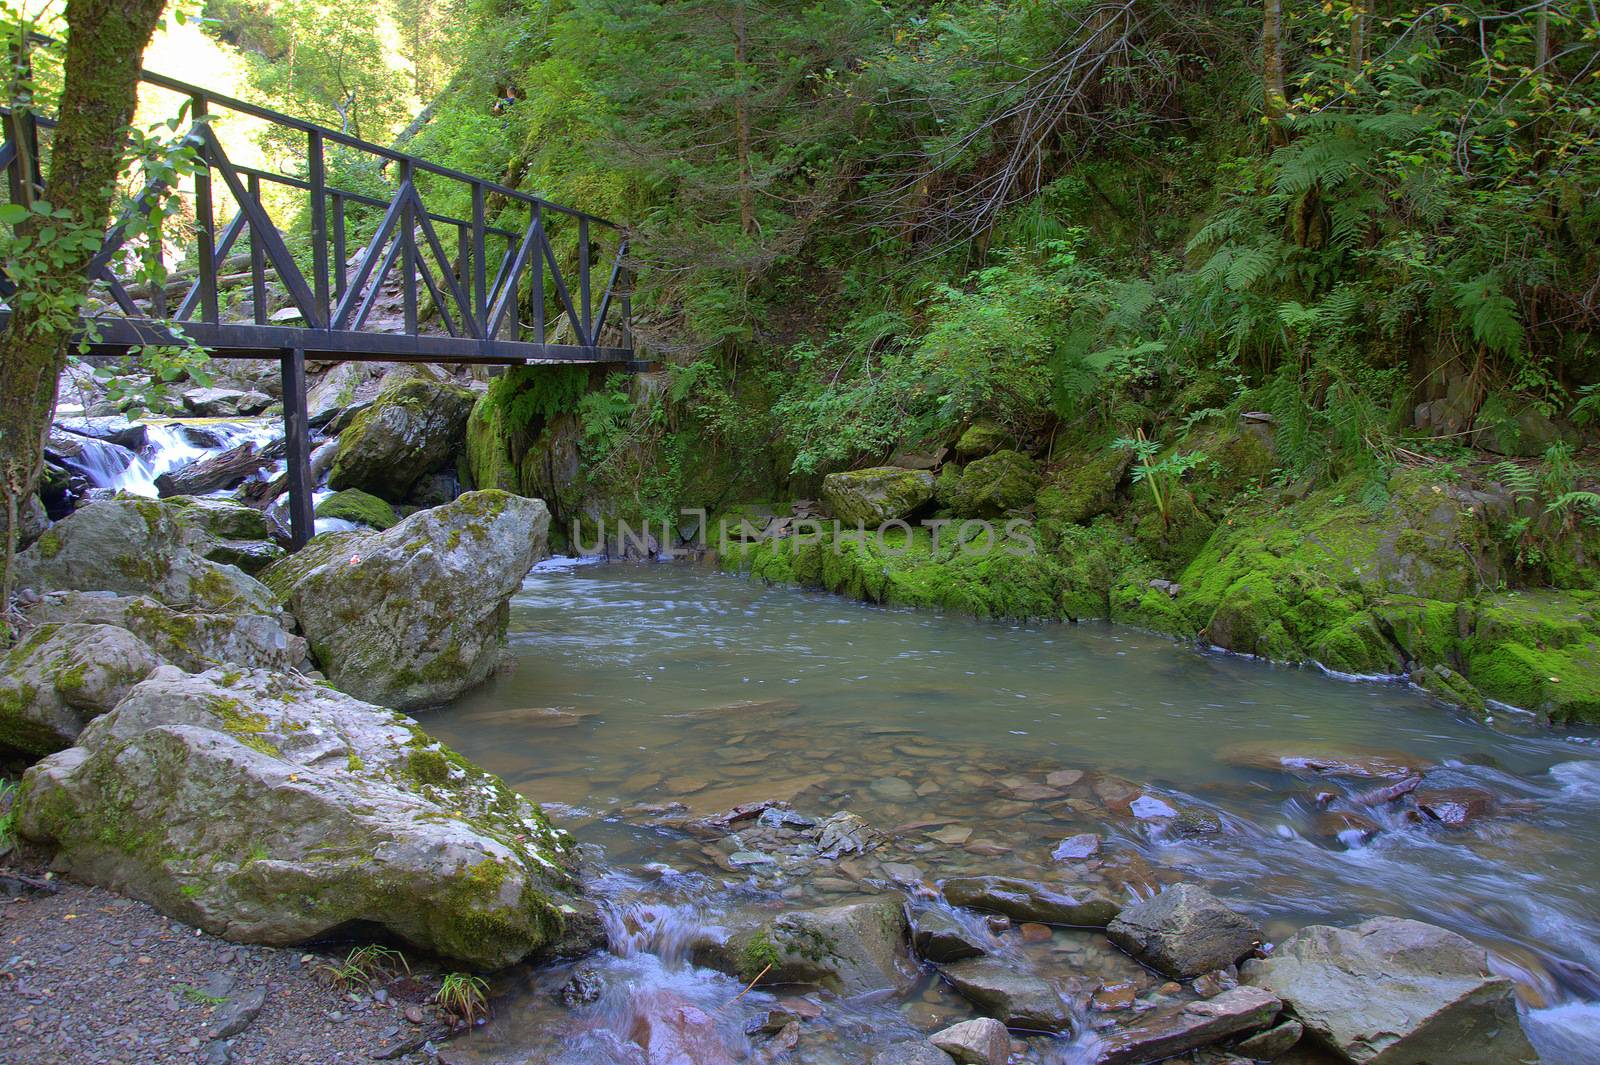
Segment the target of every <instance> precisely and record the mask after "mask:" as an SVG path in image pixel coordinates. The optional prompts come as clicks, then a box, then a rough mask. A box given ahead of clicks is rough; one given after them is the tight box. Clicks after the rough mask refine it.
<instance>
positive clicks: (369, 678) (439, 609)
mask: <svg viewBox="0 0 1600 1065" xmlns="http://www.w3.org/2000/svg"><path fill="white" fill-rule="evenodd" d="M549 525H550V512H549V511H548V510H546V509H545V505H544V503H543V502H541V501H540V500H537V499H524V498H522V497H520V496H513V495H509V494H508V493H505V492H498V491H490V492H469V493H467V494H466V495H464V496H462V497H461V498H459V499H457V500H456V501H455V502H453V503H450V504H448V505H447V506H443V507H437V508H435V509H433V510H424V511H419V512H418V513H416V514H413V515H412V516H411V517H409V518H407V519H406V520H405V521H403V522H401V523H400V524H399V525H396V526H395V527H394V528H392V529H389V530H387V531H384V532H374V533H338V534H330V535H326V536H319V537H316V538H315V539H313V540H312V541H311V543H310V544H308V545H307V546H306V547H305V548H304V549H302V550H301V551H300V552H299V553H298V554H295V555H291V556H290V557H289V558H287V559H285V560H284V561H282V562H280V563H279V564H278V565H276V566H274V567H272V569H270V570H268V571H267V572H266V573H265V574H263V579H264V580H266V581H267V582H268V584H270V585H271V586H272V588H273V590H274V591H276V592H278V593H279V594H281V595H282V596H283V597H284V598H285V599H286V600H287V601H288V603H289V605H290V607H291V609H292V610H293V612H294V616H295V617H296V618H298V619H299V621H300V628H301V631H302V632H304V633H305V635H306V637H307V638H308V639H309V640H310V641H311V652H312V655H313V656H314V657H315V659H316V660H317V662H318V663H319V664H320V665H321V667H322V669H323V671H324V672H325V673H326V674H327V676H328V678H329V679H330V680H332V681H333V683H334V684H336V685H337V686H338V687H339V688H341V689H342V690H344V691H347V692H349V693H351V694H352V695H356V696H358V697H360V698H363V699H367V700H369V701H371V702H375V703H381V704H383V705H384V706H393V707H396V708H398V709H402V710H405V709H411V708H414V707H421V706H432V705H435V704H438V703H442V702H445V701H446V700H448V699H451V698H453V697H454V696H456V695H458V694H460V693H461V692H463V691H465V690H467V689H468V688H470V687H472V686H474V685H476V684H479V683H481V682H482V681H483V680H484V679H486V678H487V677H488V676H489V674H490V673H491V672H493V670H494V668H495V666H496V664H497V663H498V661H499V658H500V644H501V639H502V637H503V636H504V635H505V627H506V621H507V619H508V617H509V608H508V603H509V601H510V598H511V595H512V593H513V592H515V591H516V590H517V589H518V588H520V587H521V586H522V579H523V578H524V577H525V576H527V573H528V570H529V569H531V568H532V566H533V564H534V563H535V562H536V561H538V560H539V559H540V558H541V557H543V555H544V550H545V537H546V535H547V533H548V531H549Z"/></svg>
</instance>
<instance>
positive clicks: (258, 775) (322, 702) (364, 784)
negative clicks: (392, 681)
mask: <svg viewBox="0 0 1600 1065" xmlns="http://www.w3.org/2000/svg"><path fill="white" fill-rule="evenodd" d="M17 828H18V832H19V834H20V835H21V836H23V837H24V838H26V839H29V840H32V841H34V842H36V843H39V844H43V845H48V846H51V847H54V848H55V849H56V852H57V853H56V862H57V865H58V866H59V867H60V868H61V869H62V870H63V871H65V872H68V873H71V874H72V875H73V876H75V877H77V878H78V879H80V880H85V881H88V882H90V883H93V884H97V885H99V886H102V887H105V888H109V889H111V890H114V891H120V892H123V893H125V894H128V895H131V896H133V897H135V898H138V899H141V900H143V901H145V902H148V903H150V904H151V905H153V906H155V907H156V908H157V909H160V910H161V911H162V912H164V913H166V914H168V915H169V916H172V917H175V918H177V919H179V920H181V921H184V922H185V923H187V924H191V925H194V926H196V927H198V928H202V929H205V930H206V931H209V932H211V933H212V934H214V935H222V936H226V937H228V938H230V939H233V940H237V941H244V942H253V943H266V944H272V945H286V944H293V943H301V942H304V941H306V940H310V939H314V938H317V937H320V936H325V935H328V934H330V933H332V932H334V931H336V930H339V929H344V928H347V927H349V926H351V925H372V926H375V927H377V928H381V929H384V930H385V931H386V932H387V933H388V934H390V935H392V936H394V937H396V938H398V939H400V940H403V941H406V942H409V943H411V944H413V945H415V946H416V947H419V948H421V949H423V950H427V951H430V952H433V953H437V954H439V955H441V956H443V957H446V958H451V959H456V960H458V961H460V962H463V963H465V964H468V965H471V966H474V967H480V968H486V969H488V968H498V967H500V966H503V965H508V964H511V963H513V962H515V961H518V960H520V959H521V958H523V957H524V956H526V955H528V954H530V953H532V952H533V951H535V950H539V949H541V948H547V947H551V946H553V945H555V943H556V942H557V941H558V940H560V941H562V942H563V944H565V943H566V942H567V941H568V940H571V941H573V942H572V944H571V945H573V946H577V945H578V944H577V942H576V941H577V940H579V939H580V933H581V932H583V931H585V930H586V929H587V928H588V927H589V925H588V922H587V918H586V913H587V910H586V906H587V904H586V903H584V902H583V901H582V900H581V898H579V897H578V895H577V893H576V889H575V887H574V886H573V882H572V880H571V874H570V871H569V867H570V865H571V859H570V857H569V855H570V848H571V840H570V837H568V836H567V835H566V834H565V833H563V832H560V831H558V830H556V829H553V828H551V827H550V825H549V823H548V822H547V821H545V820H544V818H543V816H542V815H541V814H540V812H539V811H538V810H537V808H535V807H534V806H533V805H532V804H530V803H528V802H527V801H526V800H525V799H522V798H520V797H519V796H517V795H516V794H515V793H513V792H512V791H510V790H509V789H508V788H506V786H505V785H504V784H502V783H501V782H500V780H499V779H498V778H496V777H492V776H490V775H489V774H487V773H484V772H483V771H482V770H480V769H478V768H477V767H475V766H473V765H472V764H471V763H469V762H466V761H465V760H463V759H461V758H460V756H458V755H456V754H455V753H454V752H452V751H449V750H448V749H446V748H443V747H442V746H440V745H439V744H437V743H435V742H433V741H431V740H430V739H429V738H428V736H427V735H426V734H425V733H423V732H422V730H421V729H420V728H418V727H417V725H416V723H415V722H413V721H412V720H411V719H409V718H406V717H403V716H401V715H399V714H396V713H393V712H392V711H389V710H386V709H383V708H382V707H376V706H371V705H369V704H367V703H362V702H359V701H357V700H355V699H352V698H350V697H349V696H347V695H343V694H341V693H339V692H336V691H333V690H331V689H329V688H326V687H323V686H321V685H318V684H315V683H313V682H311V681H309V680H305V679H303V678H301V677H297V676H293V675H288V674H275V673H267V672H264V671H259V670H256V671H238V670H232V671H225V670H220V669H217V670H210V671H208V672H206V673H203V674H200V675H198V676H190V675H188V674H184V673H182V672H180V671H178V670H177V669H174V668H172V667H171V666H164V667H162V668H161V669H159V670H157V671H156V672H155V673H154V674H152V675H151V676H150V677H149V678H148V679H146V680H145V681H143V682H142V683H140V684H139V685H138V686H137V687H135V688H134V689H133V690H132V691H131V692H129V693H128V695H127V697H126V698H124V699H123V700H122V701H121V702H120V703H119V704H118V705H117V708H116V709H115V710H113V711H112V712H111V713H109V714H106V715H104V716H102V717H99V718H96V719H95V720H94V721H93V722H91V723H90V724H89V726H88V727H87V728H85V729H84V731H83V733H82V734H81V735H79V737H78V745H77V746H76V747H72V748H69V749H67V750H65V751H61V752H59V753H57V754H54V755H51V756H50V757H48V758H46V759H44V760H43V761H41V762H39V763H37V764H36V765H34V767H33V768H32V769H30V770H29V771H28V773H27V775H26V777H25V778H24V786H23V793H22V800H21V801H20V803H19V805H18V821H17Z"/></svg>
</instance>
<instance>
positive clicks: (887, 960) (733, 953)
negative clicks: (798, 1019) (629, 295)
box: [697, 895, 916, 995]
mask: <svg viewBox="0 0 1600 1065" xmlns="http://www.w3.org/2000/svg"><path fill="white" fill-rule="evenodd" d="M907 934H908V929H907V926H906V915H905V908H904V907H903V906H902V905H901V903H900V900H899V899H898V897H892V896H887V895H886V896H880V897H878V898H875V899H868V900H866V901H864V902H851V903H845V904H844V905H840V906H829V907H825V908H822V909H816V910H796V911H794V912H791V913H786V914H783V915H782V916H780V917H778V918H776V919H774V920H773V921H770V922H768V923H767V924H765V925H762V926H760V927H758V928H751V929H745V930H743V931H741V932H736V933H734V934H733V935H731V936H730V937H729V939H728V941H727V942H726V943H725V944H722V945H721V946H720V948H718V949H711V950H701V951H699V952H697V960H698V961H700V962H702V963H703V964H709V965H712V966H715V967H718V968H722V969H724V970H726V971H727V972H729V973H731V974H733V975H735V976H737V977H738V978H739V979H741V980H744V981H747V982H748V981H757V980H759V982H761V983H763V984H814V985H817V986H820V987H825V988H828V989H829V990H830V991H833V992H834V993H835V994H840V995H863V994H869V993H872V992H882V991H891V990H900V989H903V988H905V987H906V986H907V985H908V984H909V983H910V980H911V978H912V976H913V974H914V973H915V971H916V966H915V964H914V963H912V961H911V959H910V956H909V954H908V952H907V949H906V938H907Z"/></svg>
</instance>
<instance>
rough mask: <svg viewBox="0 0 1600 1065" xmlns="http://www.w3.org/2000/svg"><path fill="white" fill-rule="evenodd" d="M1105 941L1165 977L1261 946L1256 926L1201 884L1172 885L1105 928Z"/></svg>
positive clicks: (1217, 965) (1204, 968) (1191, 972)
mask: <svg viewBox="0 0 1600 1065" xmlns="http://www.w3.org/2000/svg"><path fill="white" fill-rule="evenodd" d="M1106 935H1107V936H1108V937H1110V939H1111V941H1112V942H1113V943H1115V944H1116V945H1117V946H1119V947H1121V948H1122V949H1123V950H1125V951H1127V952H1128V953H1129V954H1132V955H1133V956H1134V957H1135V958H1138V959H1139V960H1140V961H1142V962H1144V963H1145V964H1147V965H1149V966H1150V967H1152V968H1154V969H1159V970H1160V971H1161V972H1164V973H1166V974H1167V975H1168V976H1176V977H1180V978H1186V977H1191V976H1199V975H1200V974H1201V973H1207V972H1210V971H1211V970H1213V969H1223V968H1226V967H1227V966H1229V965H1232V964H1233V963H1234V962H1236V961H1238V960H1239V959H1240V958H1242V957H1244V956H1245V955H1246V954H1248V953H1250V952H1251V951H1252V950H1254V949H1255V948H1256V947H1258V946H1260V945H1261V929H1259V928H1257V927H1256V924H1255V922H1254V921H1252V920H1250V919H1249V918H1248V917H1246V916H1244V915H1243V914H1240V913H1236V912H1234V911H1233V910H1230V909H1228V907H1226V906H1224V905H1223V904H1222V902H1221V901H1219V900H1218V899H1217V898H1216V896H1214V895H1212V894H1211V892H1209V891H1207V890H1206V889H1205V888H1202V887H1196V886H1195V885H1193V884H1174V885H1172V886H1171V887H1168V888H1166V889H1164V890H1163V891H1162V892H1161V893H1160V894H1159V895H1157V896H1156V897H1155V898H1153V899H1147V900H1146V901H1144V902H1140V903H1135V904H1134V905H1132V906H1129V907H1128V908H1127V909H1125V910H1123V911H1122V912H1121V913H1119V914H1118V915H1117V918H1116V920H1114V921H1112V922H1111V923H1110V924H1109V925H1107V926H1106Z"/></svg>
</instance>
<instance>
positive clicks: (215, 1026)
mask: <svg viewBox="0 0 1600 1065" xmlns="http://www.w3.org/2000/svg"><path fill="white" fill-rule="evenodd" d="M266 1004H267V989H266V988H264V987H257V988H252V989H251V990H249V991H246V992H244V993H243V994H239V995H234V996H233V997H232V998H230V999H228V1001H226V1002H224V1003H223V1004H222V1008H221V1009H219V1010H217V1015H216V1016H215V1017H214V1018H212V1021H211V1027H210V1028H208V1029H207V1030H206V1035H208V1036H210V1037H211V1038H212V1039H227V1038H229V1037H230V1036H235V1035H238V1034H239V1033H240V1032H242V1031H244V1030H245V1029H246V1028H248V1027H250V1022H252V1021H254V1020H255V1019H256V1016H257V1015H258V1014H260V1013H261V1007H262V1006H265V1005H266Z"/></svg>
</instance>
